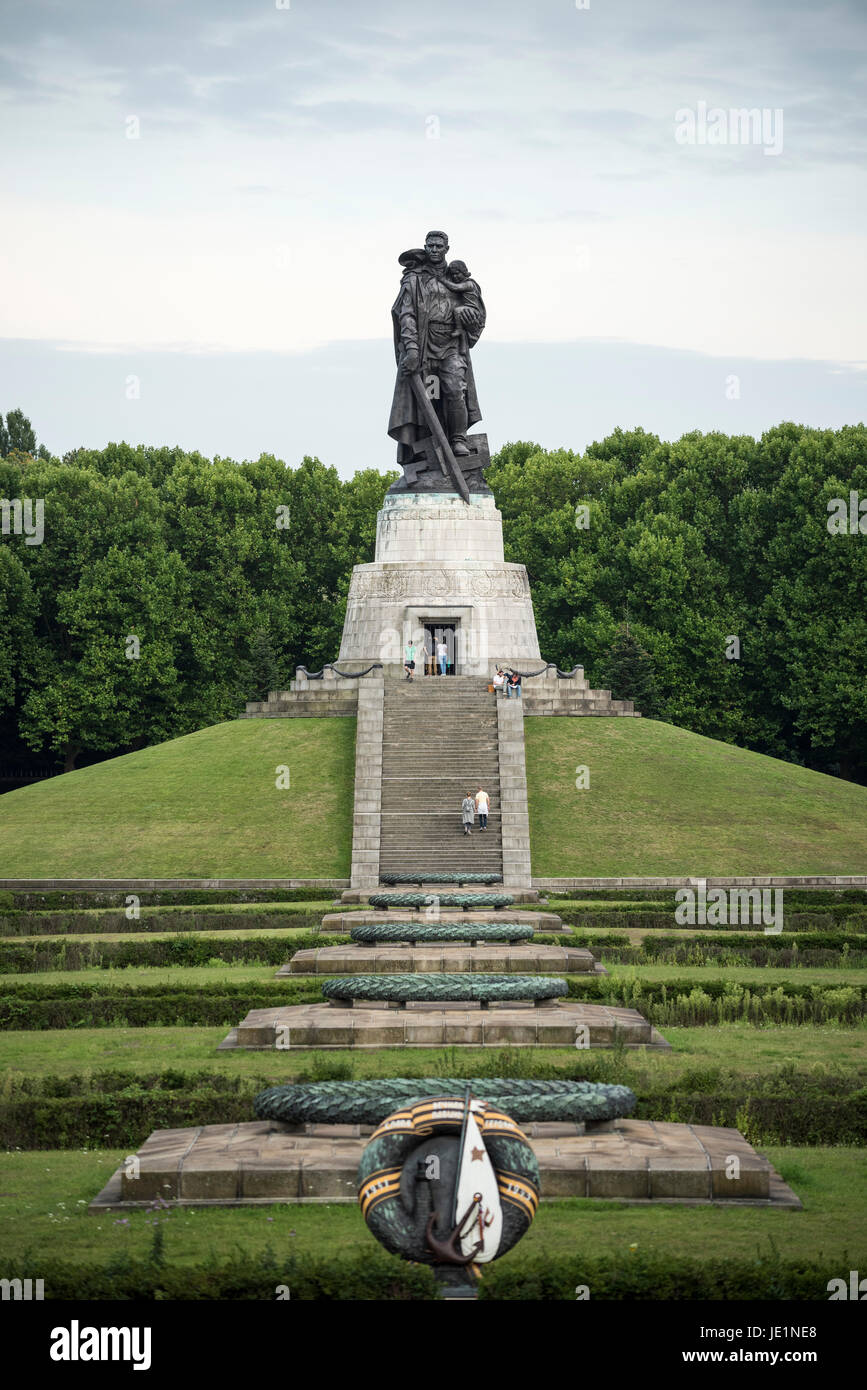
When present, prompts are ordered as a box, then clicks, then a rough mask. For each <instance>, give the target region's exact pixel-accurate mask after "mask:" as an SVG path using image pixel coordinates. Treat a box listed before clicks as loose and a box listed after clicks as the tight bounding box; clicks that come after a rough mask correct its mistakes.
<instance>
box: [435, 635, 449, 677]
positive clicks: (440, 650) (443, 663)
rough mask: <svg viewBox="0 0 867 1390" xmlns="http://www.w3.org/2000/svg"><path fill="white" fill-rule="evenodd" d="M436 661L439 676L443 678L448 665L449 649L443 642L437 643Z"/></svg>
mask: <svg viewBox="0 0 867 1390" xmlns="http://www.w3.org/2000/svg"><path fill="white" fill-rule="evenodd" d="M437 661H438V662H439V668H440V675H441V676H444V675H445V673H446V667H447V666H448V664H449V649H448V647H447V646H446V644H445V642H437Z"/></svg>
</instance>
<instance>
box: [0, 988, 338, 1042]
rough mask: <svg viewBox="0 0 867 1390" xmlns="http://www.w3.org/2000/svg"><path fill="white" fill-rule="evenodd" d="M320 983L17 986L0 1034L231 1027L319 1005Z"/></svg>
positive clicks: (1, 1009) (5, 1006)
mask: <svg viewBox="0 0 867 1390" xmlns="http://www.w3.org/2000/svg"><path fill="white" fill-rule="evenodd" d="M320 984H321V980H319V979H318V978H316V977H311V979H310V980H307V979H305V978H304V977H303V976H298V977H296V978H293V979H286V980H275V981H274V983H273V984H268V985H256V984H251V983H250V982H249V981H247V982H244V981H242V982H226V981H219V980H215V981H213V982H212V983H210V982H209V983H208V984H207V985H189V986H187V987H184V986H182V985H178V986H176V987H174V988H172V987H170V986H167V985H141V986H138V987H136V988H132V987H124V986H123V985H81V984H79V985H76V984H72V983H70V984H68V985H67V984H65V983H63V984H52V985H40V984H35V983H33V984H31V983H27V984H21V985H13V986H8V985H7V986H6V987H5V989H4V993H3V994H2V995H0V1029H9V1030H17V1029H37V1030H40V1031H41V1030H45V1029H51V1028H105V1027H112V1026H115V1027H117V1026H120V1027H124V1028H171V1027H174V1026H176V1025H177V1026H184V1027H187V1026H192V1025H194V1024H203V1025H206V1026H210V1027H222V1026H225V1025H228V1026H230V1027H231V1026H232V1025H233V1024H236V1023H237V1022H238V1020H239V1019H240V1018H242V1017H243V1016H244V1015H245V1014H246V1013H247V1011H248V1010H249V1009H268V1008H279V1006H280V1005H281V1004H314V1003H319V1002H321V1001H322V992H321V989H320Z"/></svg>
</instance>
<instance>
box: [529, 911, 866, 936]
mask: <svg viewBox="0 0 867 1390" xmlns="http://www.w3.org/2000/svg"><path fill="white" fill-rule="evenodd" d="M528 908H529V911H531V912H532V911H534V910H536V909H535V908H534V905H533V904H529V905H528ZM538 910H539V911H547V910H549V909H546V908H545V907H544V906H540V908H539V909H538ZM557 912H558V915H559V916H560V917H561V918H562V920H563V921H564V922H566V923H567V924H568V925H569V926H571V927H584V928H590V927H593V928H602V929H603V930H613V929H614V928H615V927H619V928H620V929H621V930H638V931H668V932H670V931H678V930H680V931H687V930H696V931H698V930H705V931H708V930H709V931H712V932H741V933H743V932H744V931H745V929H746V924H745V923H742V922H733V923H732V924H731V926H725V925H724V924H722V923H720V924H716V923H713V924H710V925H709V926H707V927H704V928H702V927H701V924H698V925H697V926H696V927H695V928H689V927H679V924H678V923H677V922H676V921H675V917H674V904H673V903H672V905H671V911H670V912H661V911H660V910H659V909H658V908H656V907H654V908H648V909H646V910H645V909H644V908H633V909H632V910H630V911H628V912H627V911H620V910H618V909H616V908H612V909H610V910H609V909H607V908H603V909H593V910H592V911H584V912H582V911H581V909H580V908H572V907H562V906H561V907H558V908H557ZM783 925H784V926H785V928H786V931H787V932H815V931H834V930H846V931H850V932H861V933H865V932H867V910H861V909H859V908H852V907H845V906H844V907H829V908H827V909H826V910H825V911H823V912H805V911H801V910H799V911H797V912H792V911H790V910H788V909H787V908H786V906H785V904H784V917H783ZM754 934H755V936H756V937H757V938H761V937H764V929H763V928H762V927H761V926H756V927H755V928H754Z"/></svg>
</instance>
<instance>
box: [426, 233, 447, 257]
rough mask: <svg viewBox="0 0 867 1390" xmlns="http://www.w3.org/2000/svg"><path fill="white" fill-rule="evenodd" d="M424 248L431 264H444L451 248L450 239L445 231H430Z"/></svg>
mask: <svg viewBox="0 0 867 1390" xmlns="http://www.w3.org/2000/svg"><path fill="white" fill-rule="evenodd" d="M424 249H425V251H426V252H427V258H428V260H429V261H430V263H431V265H442V263H443V261H444V260H445V258H446V252H447V251H448V249H449V239H448V237H447V236H446V234H445V232H428V234H427V236H426V237H425V239H424Z"/></svg>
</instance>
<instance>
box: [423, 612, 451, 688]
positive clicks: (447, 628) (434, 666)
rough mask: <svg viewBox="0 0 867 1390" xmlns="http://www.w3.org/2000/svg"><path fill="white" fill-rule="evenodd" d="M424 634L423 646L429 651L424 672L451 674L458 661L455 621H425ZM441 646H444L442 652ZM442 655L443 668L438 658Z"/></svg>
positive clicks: (438, 674) (437, 674) (435, 674)
mask: <svg viewBox="0 0 867 1390" xmlns="http://www.w3.org/2000/svg"><path fill="white" fill-rule="evenodd" d="M424 635H425V646H426V647H427V649H428V651H429V652H430V656H429V657H428V666H427V672H426V674H427V675H433V676H440V675H446V676H453V675H454V674H455V671H456V670H457V661H458V652H457V639H458V630H457V623H435V622H429V623H425V625H424ZM443 648H445V651H444V652H443ZM443 655H444V656H445V670H443V669H442V662H441V659H440V658H441V656H443Z"/></svg>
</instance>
